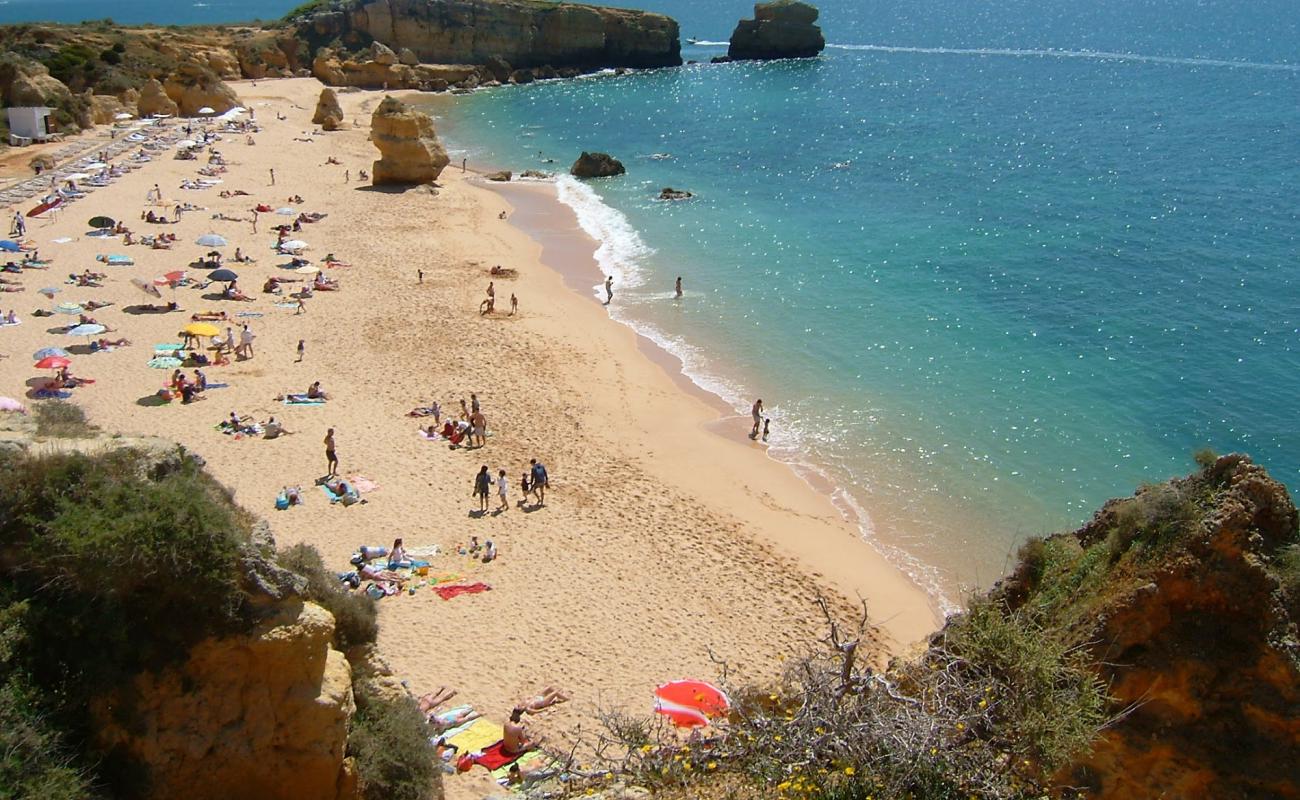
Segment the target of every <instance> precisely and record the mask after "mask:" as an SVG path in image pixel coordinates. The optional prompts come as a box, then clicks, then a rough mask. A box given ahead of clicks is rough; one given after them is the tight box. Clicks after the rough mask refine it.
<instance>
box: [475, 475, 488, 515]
mask: <svg viewBox="0 0 1300 800" xmlns="http://www.w3.org/2000/svg"><path fill="white" fill-rule="evenodd" d="M491 486H492V476H491V475H489V474H488V468H487V464H484V465H483V467H482V468H481V469H480V470H479V471H478V474H477V475H475V476H474V496H475V497H477V498H478V510H479V512H480V513H482V512H485V511H487V509H488V488H489V487H491Z"/></svg>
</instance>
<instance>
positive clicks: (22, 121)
mask: <svg viewBox="0 0 1300 800" xmlns="http://www.w3.org/2000/svg"><path fill="white" fill-rule="evenodd" d="M7 111H8V112H9V143H10V144H13V145H23V144H31V143H32V140H33V139H34V140H36V141H38V142H43V141H45V140H46V139H48V138H49V136H50V119H49V118H50V109H48V108H46V107H45V106H15V107H13V108H10V109H7Z"/></svg>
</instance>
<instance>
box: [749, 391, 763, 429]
mask: <svg viewBox="0 0 1300 800" xmlns="http://www.w3.org/2000/svg"><path fill="white" fill-rule="evenodd" d="M749 413H750V414H752V415H753V417H754V429H753V430H752V431H750V432H749V438H751V439H757V438H758V431H759V429H760V428H762V427H763V398H761V397H760V398H758V399H757V400H755V401H754V408H753V409H752V410H751V411H750V412H749Z"/></svg>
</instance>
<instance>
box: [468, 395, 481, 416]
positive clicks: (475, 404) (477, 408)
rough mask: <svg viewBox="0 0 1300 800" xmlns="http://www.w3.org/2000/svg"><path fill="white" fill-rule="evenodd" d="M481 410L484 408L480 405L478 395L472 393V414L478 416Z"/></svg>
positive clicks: (470, 407) (470, 402)
mask: <svg viewBox="0 0 1300 800" xmlns="http://www.w3.org/2000/svg"><path fill="white" fill-rule="evenodd" d="M481 408H482V406H480V405H479V402H478V395H477V394H475V393H473V392H470V393H469V410H470V411H471V412H473V413H475V414H477V413H478V412H479V411H480V409H481Z"/></svg>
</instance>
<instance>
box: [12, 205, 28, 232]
mask: <svg viewBox="0 0 1300 800" xmlns="http://www.w3.org/2000/svg"><path fill="white" fill-rule="evenodd" d="M13 234H14V236H19V237H22V236H26V235H27V222H26V221H24V220H23V212H21V211H15V212H14V230H13Z"/></svg>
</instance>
